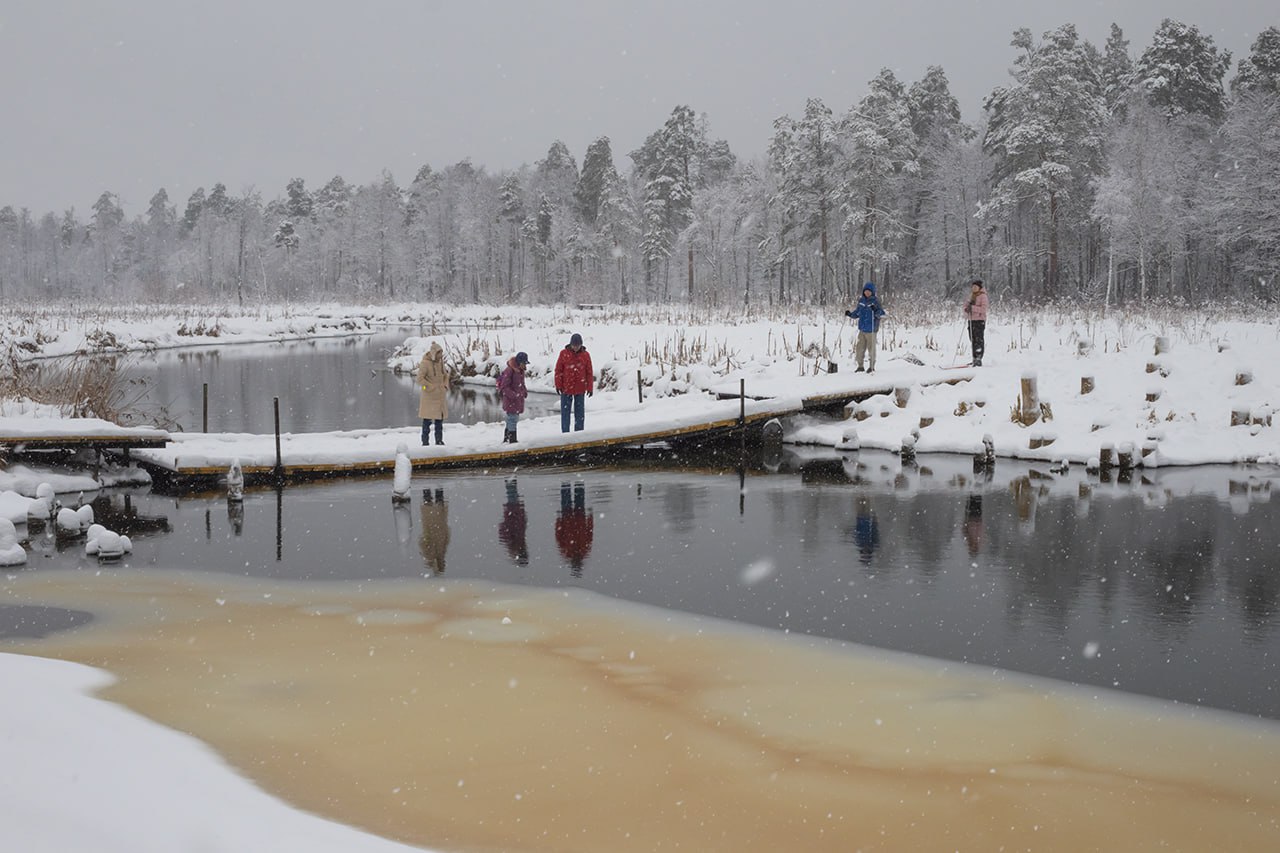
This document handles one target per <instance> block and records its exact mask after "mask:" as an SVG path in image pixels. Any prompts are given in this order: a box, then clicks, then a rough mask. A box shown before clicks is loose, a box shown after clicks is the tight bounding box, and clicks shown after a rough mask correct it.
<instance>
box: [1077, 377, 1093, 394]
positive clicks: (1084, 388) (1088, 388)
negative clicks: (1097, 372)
mask: <svg viewBox="0 0 1280 853" xmlns="http://www.w3.org/2000/svg"><path fill="white" fill-rule="evenodd" d="M1094 387H1095V386H1094V382H1093V377H1092V376H1081V377H1080V396H1081V397H1083V396H1084V395H1086V394H1092V393H1093V389H1094Z"/></svg>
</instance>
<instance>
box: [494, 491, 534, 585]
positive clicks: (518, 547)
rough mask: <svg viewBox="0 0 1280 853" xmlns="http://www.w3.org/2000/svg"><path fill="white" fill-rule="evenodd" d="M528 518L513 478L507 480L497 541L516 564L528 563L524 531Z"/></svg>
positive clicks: (523, 564) (527, 549)
mask: <svg viewBox="0 0 1280 853" xmlns="http://www.w3.org/2000/svg"><path fill="white" fill-rule="evenodd" d="M528 527H529V518H528V516H527V515H525V512H524V501H522V500H520V492H519V491H517V489H516V481H515V480H514V479H512V480H507V502H506V503H505V504H503V505H502V521H500V522H498V541H499V542H501V543H502V544H503V546H504V547H505V548H506V549H507V553H508V554H510V555H511V559H512V560H514V561H515V564H516V565H517V566H527V565H529V544H528V542H527V541H526V540H525V531H526V530H527V529H528Z"/></svg>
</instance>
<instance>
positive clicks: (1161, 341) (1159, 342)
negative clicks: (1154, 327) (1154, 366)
mask: <svg viewBox="0 0 1280 853" xmlns="http://www.w3.org/2000/svg"><path fill="white" fill-rule="evenodd" d="M1168 351H1169V339H1168V338H1164V337H1158V338H1156V355H1163V354H1164V353H1167V352H1168Z"/></svg>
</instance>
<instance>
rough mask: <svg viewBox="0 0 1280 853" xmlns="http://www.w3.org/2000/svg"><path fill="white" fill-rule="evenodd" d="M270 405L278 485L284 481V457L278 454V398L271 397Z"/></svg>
mask: <svg viewBox="0 0 1280 853" xmlns="http://www.w3.org/2000/svg"><path fill="white" fill-rule="evenodd" d="M271 405H272V407H273V408H274V409H275V413H276V470H275V478H276V484H277V485H280V484H282V483H283V482H284V459H283V457H282V456H281V455H280V398H279V397H272V398H271Z"/></svg>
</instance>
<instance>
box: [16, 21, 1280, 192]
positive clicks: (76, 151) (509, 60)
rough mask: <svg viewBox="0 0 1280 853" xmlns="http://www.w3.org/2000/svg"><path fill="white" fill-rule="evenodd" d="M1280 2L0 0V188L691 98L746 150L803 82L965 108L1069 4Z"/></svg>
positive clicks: (269, 163)
mask: <svg viewBox="0 0 1280 853" xmlns="http://www.w3.org/2000/svg"><path fill="white" fill-rule="evenodd" d="M1274 9H1275V7H1274V5H1273V3H1272V2H1271V0H1218V1H1217V2H1212V3H1211V2H1209V0H1125V2H1124V3H1122V4H1116V3H1104V2H1088V3H1080V4H1069V5H1064V4H1062V3H1061V2H1050V0H967V2H952V3H937V2H927V0H898V2H893V3H886V2H878V3H866V2H850V0H815V2H806V1H805V0H792V2H786V3H780V2H776V0H708V2H695V3H688V2H683V0H651V2H646V3H634V2H627V0H592V2H590V3H588V2H585V0H542V1H541V2H538V3H514V2H510V3H504V2H493V0H469V2H430V0H366V2H363V3H360V4H351V3H347V2H339V1H338V0H309V2H298V0H276V2H273V3H259V2H249V0H223V2H219V3H207V2H191V0H118V2H113V3H110V4H107V3H87V2H79V3H73V2H66V0H55V2H50V3H40V4H36V3H17V2H8V3H4V4H0V79H3V80H5V81H6V84H5V87H4V94H3V95H0V105H3V108H2V110H0V114H3V115H4V118H5V129H4V132H3V143H2V146H3V147H2V148H0V151H3V153H4V156H3V157H0V205H2V204H13V205H14V206H18V207H21V206H26V207H29V208H31V209H32V211H33V212H35V213H36V214H41V213H44V212H46V211H50V210H61V209H65V208H66V207H68V206H72V205H74V206H75V207H76V208H77V210H78V211H80V212H81V213H82V214H83V213H84V212H85V211H87V209H88V208H89V206H90V205H91V204H92V203H93V201H94V199H96V198H97V196H98V195H99V194H100V193H101V192H102V191H103V190H110V191H112V192H115V193H118V194H119V195H120V198H121V202H122V204H123V205H124V207H125V210H126V212H127V213H129V214H131V215H132V214H136V213H139V212H141V211H143V210H145V208H146V205H147V201H148V199H149V198H150V197H151V195H152V194H153V193H154V192H155V191H156V190H157V189H158V188H160V187H162V186H163V187H165V188H166V189H167V190H168V192H169V196H170V198H171V200H173V201H174V202H175V203H177V204H178V205H179V209H181V207H182V206H183V205H184V204H185V201H186V198H187V196H188V195H189V194H190V192H191V191H192V190H193V189H194V188H195V187H197V186H205V187H208V186H211V185H212V184H213V183H214V182H216V181H219V180H220V181H223V182H224V183H226V184H227V185H228V188H229V189H230V190H231V192H233V193H240V192H243V191H244V190H245V189H246V188H248V187H250V186H253V187H255V188H257V189H258V190H260V191H261V192H262V193H263V195H264V196H265V197H267V198H272V197H275V196H277V195H279V194H281V193H282V192H283V189H284V185H285V183H286V182H287V181H288V180H289V179H290V178H292V177H295V176H300V177H303V178H304V179H306V182H307V185H308V186H309V187H313V188H314V187H317V186H319V185H321V184H323V183H324V182H325V181H327V180H328V179H329V178H331V177H332V176H333V175H335V174H341V175H342V176H343V177H344V178H346V179H347V180H348V181H351V182H353V183H366V182H368V181H371V180H373V179H374V178H375V177H376V176H377V174H378V173H379V171H380V170H381V169H382V168H389V169H390V170H391V172H392V174H393V175H394V176H395V177H396V178H397V180H399V181H401V182H403V183H407V182H408V181H409V180H410V179H411V178H412V177H413V174H414V172H416V171H417V169H418V167H419V166H421V165H422V164H423V163H430V164H431V165H432V166H433V167H437V168H438V167H441V166H444V165H447V164H449V163H453V162H456V161H458V160H460V159H462V158H464V157H471V158H472V160H473V161H474V162H476V163H477V164H480V165H484V166H486V167H488V168H490V169H495V170H496V169H505V168H512V167H517V166H519V165H520V164H521V163H526V162H527V163H532V162H534V161H535V160H537V159H539V158H541V157H542V156H543V155H544V154H545V153H546V150H547V147H548V146H549V145H550V143H551V142H552V141H553V140H555V139H557V138H560V139H563V140H564V141H565V142H566V143H567V144H568V145H569V147H570V150H571V151H572V152H573V154H574V156H575V157H576V158H578V159H579V161H580V160H581V157H582V153H583V151H584V150H585V148H586V146H587V144H588V143H589V142H590V141H591V140H592V139H594V138H596V137H598V136H601V135H607V136H609V137H610V138H611V139H612V140H613V144H614V154H615V158H616V159H617V160H618V161H619V164H620V165H622V161H623V160H624V158H625V155H626V153H627V152H628V151H630V150H632V149H633V148H635V147H636V146H637V145H639V143H640V142H642V141H643V139H644V137H645V136H646V135H647V134H648V133H650V132H651V131H653V130H654V129H656V128H657V127H659V126H660V125H661V124H662V122H663V121H664V120H665V119H666V117H667V115H668V114H669V113H670V111H671V108H672V107H673V106H675V105H676V104H679V103H687V104H689V105H690V106H692V107H693V108H694V109H695V110H697V111H699V112H706V113H707V114H708V115H709V117H710V119H711V126H712V131H713V133H714V134H715V135H717V136H722V137H724V138H727V139H728V140H729V142H730V144H731V145H732V146H733V148H734V150H735V151H737V152H739V153H740V154H743V155H747V156H751V155H755V154H758V153H761V152H762V151H763V150H764V149H765V147H766V146H767V142H768V138H769V136H770V134H771V124H772V121H773V119H774V118H776V117H777V116H778V115H781V114H784V113H789V114H793V115H795V114H799V113H800V112H801V111H802V110H803V107H804V101H805V99H806V98H809V97H821V98H823V99H824V100H825V101H826V102H827V103H828V104H829V105H830V106H832V107H833V108H834V109H836V110H837V111H842V110H844V109H845V108H847V107H848V106H849V105H850V104H852V103H853V102H854V101H856V100H857V99H858V98H859V97H860V96H861V95H862V93H863V92H864V91H865V86H866V83H867V81H868V80H870V79H871V78H872V77H873V76H874V75H875V74H876V72H877V71H878V70H879V69H880V68H882V67H885V66H888V67H890V68H893V69H894V70H895V71H896V72H897V73H898V75H899V76H900V77H901V78H902V79H904V80H906V81H911V80H915V79H917V78H919V77H920V76H921V74H922V73H923V71H924V69H925V67H926V66H927V65H929V64H940V65H942V66H943V67H944V69H945V70H946V72H947V74H948V75H949V77H950V79H951V82H952V88H953V91H954V92H955V93H956V95H957V96H958V97H959V98H960V100H961V105H962V108H963V109H964V111H965V115H966V118H973V117H974V116H976V115H977V113H978V110H979V108H980V104H981V99H982V97H983V95H985V94H986V93H987V92H988V91H990V89H991V88H993V87H994V86H996V85H998V84H1000V83H1003V82H1004V81H1005V80H1006V79H1007V77H1006V70H1007V68H1008V66H1009V64H1010V63H1011V61H1012V58H1013V52H1012V50H1011V48H1009V46H1008V42H1009V38H1010V33H1011V31H1012V30H1013V29H1015V28H1017V27H1022V26H1027V27H1030V28H1031V29H1032V30H1033V31H1035V32H1037V33H1039V32H1042V31H1044V30H1047V29H1050V28H1052V27H1055V26H1057V25H1059V24H1061V23H1064V22H1068V21H1069V22H1072V23H1075V24H1076V25H1077V27H1078V28H1079V29H1080V31H1081V34H1082V35H1083V36H1084V37H1086V38H1088V39H1090V40H1091V41H1093V42H1095V43H1096V44H1099V45H1101V44H1102V42H1103V41H1104V40H1105V39H1106V36H1107V31H1108V27H1109V24H1110V23H1111V21H1113V20H1114V21H1116V22H1117V23H1119V24H1120V25H1121V26H1122V27H1123V28H1124V30H1125V33H1126V35H1127V37H1128V38H1129V39H1130V42H1131V45H1132V49H1133V51H1134V53H1139V52H1141V50H1142V49H1143V48H1144V47H1145V46H1146V44H1148V43H1149V41H1150V38H1151V34H1152V33H1153V32H1154V30H1155V28H1156V26H1158V24H1159V22H1160V19H1162V18H1164V17H1173V18H1176V19H1179V20H1183V21H1186V22H1188V23H1193V24H1196V25H1197V26H1199V27H1200V28H1201V29H1202V30H1204V31H1206V32H1208V33H1210V34H1212V35H1213V37H1214V39H1215V41H1216V42H1217V44H1218V45H1219V46H1220V47H1224V48H1226V49H1228V50H1231V51H1232V53H1233V55H1234V56H1236V57H1237V58H1238V57H1240V56H1242V55H1244V54H1245V53H1247V51H1248V48H1249V45H1250V44H1251V43H1252V41H1253V39H1254V38H1255V37H1256V36H1257V34H1258V33H1259V32H1260V31H1261V30H1262V29H1264V28H1265V27H1267V26H1269V25H1274V24H1280V16H1278V15H1277V14H1276V13H1275V11H1274Z"/></svg>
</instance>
